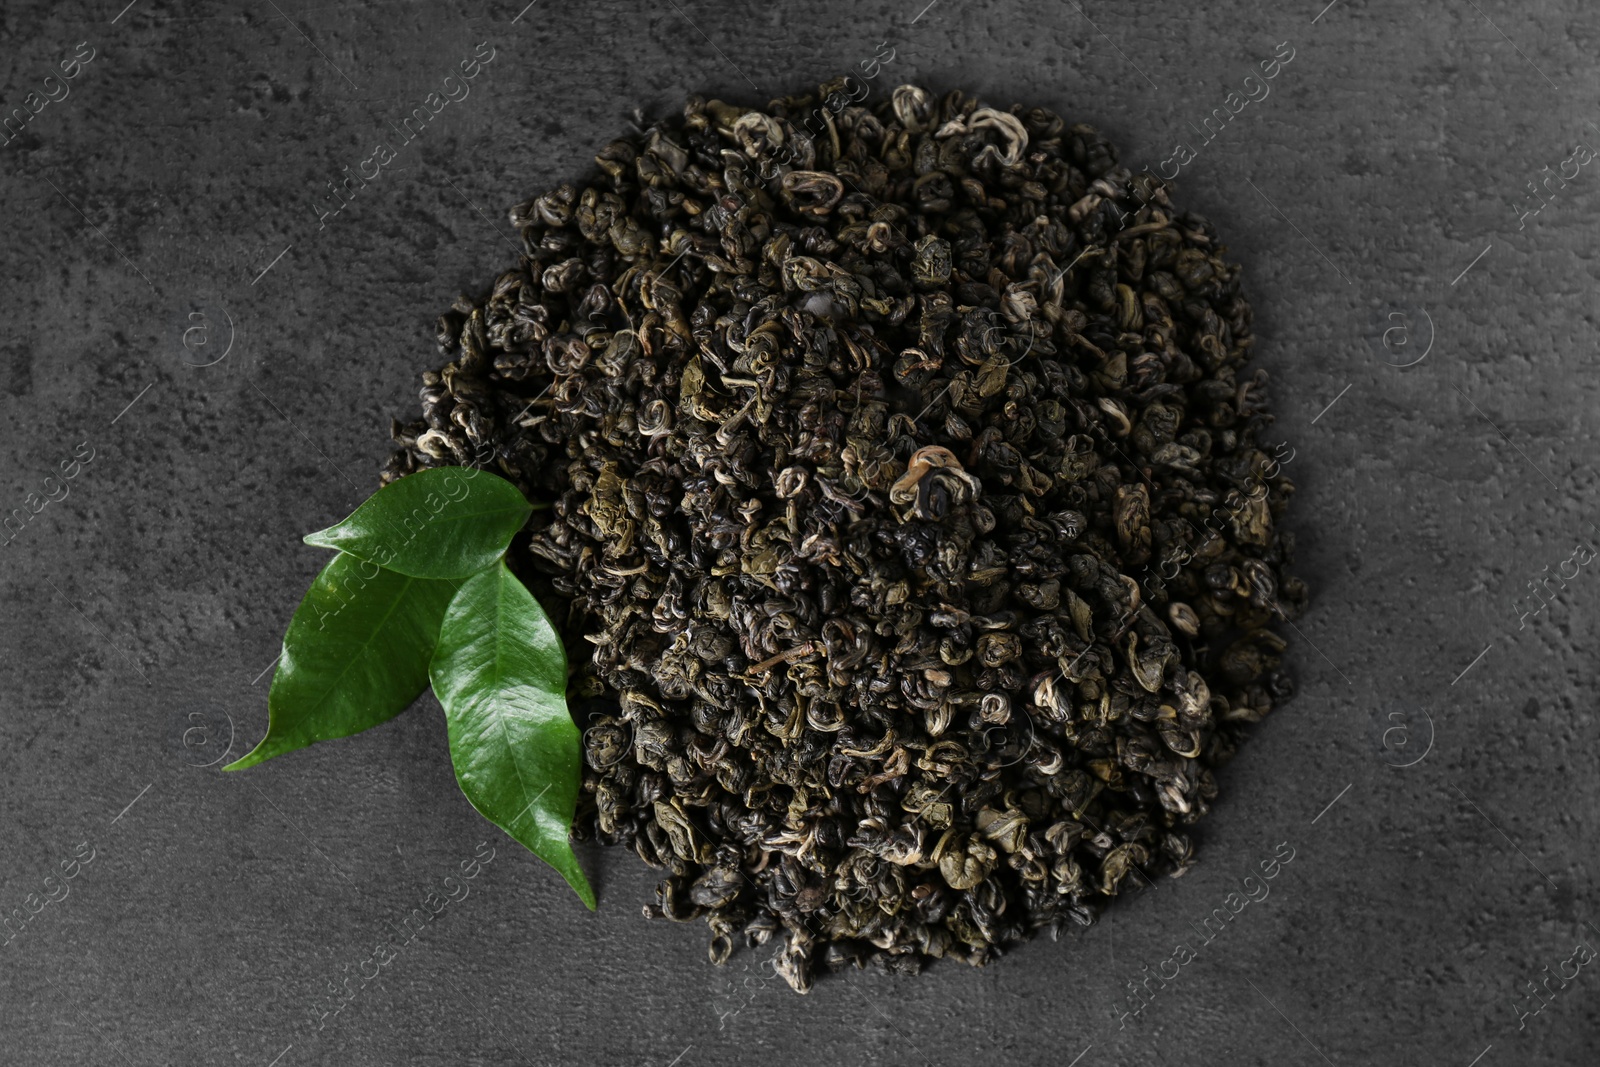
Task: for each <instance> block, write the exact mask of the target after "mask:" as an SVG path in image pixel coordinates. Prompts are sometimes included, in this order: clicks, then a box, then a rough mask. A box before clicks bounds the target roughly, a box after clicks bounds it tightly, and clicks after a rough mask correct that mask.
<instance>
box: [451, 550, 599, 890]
mask: <svg viewBox="0 0 1600 1067" xmlns="http://www.w3.org/2000/svg"><path fill="white" fill-rule="evenodd" d="M430 673H431V674H432V677H433V692H434V694H435V695H436V696H437V697H438V698H439V703H440V704H443V705H444V713H445V720H446V724H447V727H448V730H449V734H450V759H451V761H452V762H453V763H454V764H455V769H456V781H458V782H459V783H461V791H462V792H463V793H465V794H466V795H467V799H468V800H470V801H471V802H472V806H473V807H475V808H477V809H478V811H479V813H480V814H482V815H483V816H484V817H485V818H487V819H488V820H489V821H490V822H493V823H494V824H495V825H497V826H499V827H500V828H501V829H503V830H505V831H506V832H507V833H508V834H510V835H511V836H512V837H514V838H516V839H517V840H518V841H520V842H521V843H522V844H523V845H525V846H527V848H528V850H529V851H530V852H532V853H533V854H534V855H536V856H538V857H539V858H540V859H542V860H544V861H545V862H546V863H548V864H550V866H552V867H554V868H555V869H556V870H557V871H558V872H560V874H561V876H562V877H563V878H565V879H566V880H567V884H568V885H570V886H572V888H573V889H574V890H575V891H576V892H577V894H578V896H579V897H581V898H582V899H583V902H584V904H586V905H588V907H589V908H590V909H591V910H593V908H594V906H595V900H594V890H593V889H590V888H589V882H588V880H587V879H586V878H584V876H583V871H582V870H581V869H579V867H578V860H577V857H576V856H574V855H573V854H572V845H571V843H570V842H569V840H568V833H569V832H570V830H571V827H572V816H573V811H574V809H575V808H576V806H577V800H578V780H579V773H580V760H581V753H580V743H579V735H578V728H577V727H576V726H575V725H573V722H572V716H571V714H570V713H569V712H568V711H567V697H566V693H567V655H566V651H565V650H564V649H563V648H562V647H561V637H560V635H559V634H557V633H556V631H555V627H553V626H552V625H551V624H550V619H549V617H548V616H547V615H545V613H544V609H543V608H541V607H540V606H539V603H538V601H536V600H534V599H533V596H532V595H531V594H530V593H529V592H528V590H527V589H526V588H524V587H523V585H522V583H521V582H520V581H518V580H517V578H516V576H515V575H513V574H512V573H511V572H510V571H509V570H507V569H506V566H505V564H504V563H501V564H499V565H498V566H495V567H493V568H491V569H489V570H486V571H483V572H481V573H479V574H476V575H474V576H472V577H471V578H469V579H467V581H466V582H465V583H464V584H463V585H462V587H461V591H460V592H459V593H457V594H456V597H455V599H454V600H453V601H451V603H450V609H449V611H448V612H446V614H445V618H444V626H443V627H442V628H441V630H440V633H439V647H438V649H437V650H436V651H435V652H434V654H433V667H432V669H431V672H430Z"/></svg>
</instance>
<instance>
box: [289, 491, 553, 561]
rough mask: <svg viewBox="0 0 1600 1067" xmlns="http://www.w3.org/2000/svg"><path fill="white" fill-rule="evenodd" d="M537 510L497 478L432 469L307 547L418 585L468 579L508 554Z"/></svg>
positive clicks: (311, 538) (379, 496)
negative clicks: (348, 557) (401, 576)
mask: <svg viewBox="0 0 1600 1067" xmlns="http://www.w3.org/2000/svg"><path fill="white" fill-rule="evenodd" d="M532 510H533V508H532V507H531V506H530V505H529V504H528V501H527V500H526V499H525V498H524V497H523V495H522V493H521V492H520V491H519V490H518V489H517V487H516V486H514V485H512V484H511V483H510V482H508V481H506V480H505V479H504V478H501V477H500V476H498V475H495V474H490V473H489V472H487V471H480V470H472V469H470V468H467V467H432V468H430V469H428V470H423V471H418V472H417V473H415V474H410V475H407V476H406V477H404V478H401V479H399V480H397V481H393V482H390V483H389V484H388V485H386V486H384V487H383V488H382V489H379V490H378V491H377V492H376V493H373V494H372V495H371V496H370V497H368V498H367V499H366V501H365V502H363V503H362V505H361V506H360V507H358V508H356V510H355V511H354V512H352V513H351V515H350V517H349V518H347V519H345V520H344V521H343V522H341V523H338V524H337V525H334V526H330V527H328V528H327V529H326V530H318V531H317V532H316V533H313V534H307V535H306V538H305V540H306V544H308V545H319V546H321V547H323V548H336V549H339V550H340V551H342V552H348V553H349V554H350V555H352V556H356V557H358V558H360V559H365V560H370V561H371V562H373V563H376V564H377V565H378V566H380V567H382V568H384V569H385V570H391V571H395V572H397V573H399V574H406V575H410V576H411V577H413V578H466V577H468V576H469V575H473V574H476V573H478V572H479V571H481V570H483V569H484V568H485V567H488V566H491V565H492V564H493V563H494V561H495V560H497V559H499V558H500V557H501V556H502V555H503V554H504V553H505V550H506V546H507V545H509V544H510V543H511V538H512V537H513V536H515V535H516V532H517V531H518V530H520V529H522V524H523V523H525V522H527V521H528V515H529V513H530V512H532Z"/></svg>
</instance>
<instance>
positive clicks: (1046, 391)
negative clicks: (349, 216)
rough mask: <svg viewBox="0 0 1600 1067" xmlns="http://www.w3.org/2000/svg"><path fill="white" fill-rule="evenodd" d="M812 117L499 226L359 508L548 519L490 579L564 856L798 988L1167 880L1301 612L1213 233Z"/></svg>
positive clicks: (1038, 168)
mask: <svg viewBox="0 0 1600 1067" xmlns="http://www.w3.org/2000/svg"><path fill="white" fill-rule="evenodd" d="M844 88H845V87H844V86H843V85H842V84H838V83H834V84H829V85H825V86H823V87H821V91H820V92H819V93H818V94H814V95H809V96H798V97H791V98H788V99H782V100H774V101H772V102H771V103H770V104H768V105H767V107H766V108H765V109H764V110H752V109H749V108H743V107H737V106H734V105H730V104H725V103H721V102H719V101H715V100H703V99H698V98H697V99H692V100H690V101H689V103H688V104H687V106H686V107H685V109H684V113H683V117H682V119H681V120H672V121H663V122H661V123H658V124H656V125H654V126H652V127H650V128H648V129H645V130H643V131H642V132H640V133H638V134H637V135H635V136H630V137H626V138H624V139H622V140H618V141H615V142H613V143H612V144H610V145H608V146H607V147H606V148H605V149H604V150H603V151H602V152H601V153H600V155H599V156H598V157H597V162H598V164H599V171H598V172H597V173H595V174H593V175H592V176H591V177H590V178H589V179H588V180H586V181H585V182H584V183H582V184H580V185H571V184H564V185H562V186H560V187H559V188H557V189H555V190H553V191H551V192H549V193H546V194H545V195H542V196H538V197H536V198H534V199H532V200H529V201H528V202H527V203H525V204H523V205H521V206H519V207H518V208H516V209H515V210H514V211H513V212H512V216H511V217H512V221H513V222H514V224H515V225H516V226H517V228H518V229H519V230H520V232H521V234H522V239H523V243H524V249H525V251H524V254H523V256H522V257H521V258H520V260H519V262H518V263H517V264H516V265H515V266H514V267H513V268H511V269H510V270H508V271H506V272H505V273H504V274H502V275H501V276H500V277H499V279H498V280H497V281H496V282H495V284H494V287H493V290H492V292H490V293H489V294H488V295H487V296H485V297H484V298H483V299H482V300H481V301H478V300H471V299H467V298H462V299H460V300H459V301H457V303H456V305H455V306H454V308H453V309H452V310H450V311H449V312H447V313H446V314H445V315H444V316H443V317H442V318H441V320H440V323H439V341H440V344H441V346H442V349H443V351H444V352H445V353H446V354H447V355H448V357H449V359H450V362H449V364H448V365H447V366H445V367H444V368H443V369H442V370H440V371H439V372H437V373H428V374H425V375H424V377H423V381H424V386H423V389H422V400H423V407H424V412H423V420H422V421H420V422H415V423H411V424H406V425H400V424H397V425H396V427H395V437H396V440H397V441H398V442H399V444H400V445H401V450H400V451H399V452H397V453H396V455H395V456H394V458H393V461H392V463H391V465H390V467H389V470H388V471H387V472H386V477H387V478H390V479H392V478H395V477H399V476H401V475H404V474H407V473H409V472H411V471H414V470H417V469H420V468H426V467H432V466H437V465H444V464H477V465H480V466H487V467H488V468H489V469H492V470H494V471H495V472H497V473H499V474H501V475H503V476H504V477H506V478H508V479H509V480H511V481H512V482H513V483H515V484H516V485H517V486H518V487H519V488H520V489H522V490H523V492H524V493H526V494H527V495H528V496H529V497H530V498H531V499H534V500H550V501H552V502H553V504H554V506H553V508H552V509H550V510H549V511H545V512H541V513H539V514H536V515H535V516H534V518H533V520H532V525H531V527H530V528H531V530H532V533H531V534H524V535H523V536H522V537H521V538H519V540H518V542H517V543H515V544H514V545H513V549H512V553H511V555H510V557H509V558H510V562H511V565H512V567H513V569H515V570H516V571H517V573H518V574H519V575H520V576H521V577H523V578H524V580H526V581H527V582H528V583H529V584H530V585H531V586H532V587H533V588H535V589H536V590H537V591H539V592H540V593H541V594H542V596H541V598H542V599H543V600H544V601H545V603H547V604H551V605H552V606H554V607H558V608H561V607H564V608H566V611H565V613H564V615H563V611H561V610H556V611H554V612H553V614H554V615H555V617H556V618H557V619H558V620H561V619H562V618H563V617H564V619H565V623H564V631H565V634H566V639H567V642H568V647H569V649H570V650H571V652H572V655H571V659H572V661H573V663H574V664H575V665H577V676H576V677H575V678H574V680H573V683H572V690H571V696H572V697H573V699H574V713H575V714H576V715H577V716H578V719H579V725H580V726H581V727H584V728H585V733H584V755H585V763H586V770H585V773H584V778H583V786H582V789H583V799H582V800H581V801H580V809H579V813H578V823H577V826H576V827H575V832H577V833H578V834H579V835H580V836H582V835H585V834H587V833H589V832H592V833H593V834H594V835H595V836H597V837H598V838H599V839H600V840H601V841H603V842H605V843H608V844H622V845H626V846H627V847H629V848H631V849H634V850H635V851H637V852H638V854H639V855H640V856H641V857H642V858H643V859H644V860H645V862H647V863H649V864H651V865H652V866H656V867H660V868H664V869H665V871H666V877H665V879H664V881H662V882H661V884H660V886H659V889H658V890H657V899H656V901H655V902H654V903H653V904H651V905H648V906H647V907H646V909H645V910H646V912H647V913H648V914H651V915H658V916H659V915H664V916H666V917H668V918H671V919H675V920H680V921H682V920H691V919H695V918H704V919H705V920H706V922H707V923H709V925H710V927H711V935H712V942H711V957H712V959H713V961H715V962H719V963H720V962H722V961H723V960H725V959H727V957H728V955H729V954H730V952H731V951H732V950H733V948H734V946H735V942H736V941H738V940H740V939H745V940H748V941H749V942H751V943H753V944H759V943H764V942H766V941H768V940H769V939H770V938H772V937H773V935H780V936H781V939H782V947H781V950H780V952H779V954H778V956H777V969H778V971H779V972H780V973H781V974H783V975H784V977H785V978H786V979H787V980H788V981H789V982H790V983H791V984H792V985H793V986H794V987H795V988H796V989H798V990H801V991H802V992H803V991H805V990H806V989H807V988H809V986H810V982H811V979H812V974H813V972H814V970H815V969H816V968H817V967H818V966H819V965H821V966H830V967H836V966H840V965H843V964H845V963H854V964H857V965H860V964H862V963H863V962H866V961H869V960H870V961H873V962H876V963H880V964H884V965H887V966H889V967H891V968H894V969H897V970H898V969H915V968H917V967H919V966H921V965H922V964H923V963H924V962H925V961H926V960H928V959H930V958H938V957H946V956H953V957H956V958H958V959H963V960H966V961H967V962H969V963H974V964H981V963H983V962H985V961H986V960H988V959H989V958H990V957H992V956H993V955H995V954H996V953H997V952H999V951H1000V950H1001V949H1002V948H1003V947H1004V946H1005V945H1007V944H1008V943H1011V942H1014V941H1016V940H1017V939H1019V938H1022V937H1024V936H1026V935H1027V934H1028V933H1029V932H1030V931H1032V930H1035V929H1038V928H1041V927H1044V928H1049V929H1050V930H1051V931H1052V932H1056V933H1059V931H1060V929H1061V928H1062V927H1063V926H1064V924H1066V923H1068V922H1075V923H1085V924H1086V923H1089V922H1091V921H1092V920H1093V918H1094V916H1095V914H1096V911H1097V909H1098V907H1099V906H1100V905H1102V904H1103V903H1104V902H1105V901H1107V900H1108V899H1109V898H1111V897H1114V896H1116V895H1117V894H1118V893H1119V892H1121V891H1122V890H1123V889H1124V888H1125V887H1128V886H1130V885H1134V884H1138V883H1140V882H1142V881H1143V880H1145V879H1147V878H1151V877H1154V876H1156V875H1159V874H1173V875H1176V874H1181V873H1182V872H1183V871H1184V870H1185V869H1186V868H1187V867H1188V865H1189V864H1190V863H1191V861H1192V858H1193V845H1192V842H1191V839H1190V835H1189V827H1190V826H1191V825H1192V824H1194V823H1195V821H1196V820H1198V819H1199V818H1200V817H1201V816H1202V815H1204V814H1205V813H1206V811H1207V809H1208V806H1209V804H1210V802H1211V801H1212V799H1213V798H1214V797H1215V795H1216V781H1215V779H1214V777H1213V773H1212V769H1213V768H1214V767H1216V766H1217V765H1218V764H1219V763H1220V762H1221V761H1222V760H1223V759H1225V758H1226V757H1227V756H1228V755H1229V754H1230V753H1231V752H1232V750H1233V749H1234V747H1235V745H1236V743H1237V740H1238V731H1239V728H1240V727H1241V726H1242V725H1243V724H1246V723H1253V722H1255V721H1257V720H1259V719H1260V718H1261V717H1262V716H1263V715H1265V714H1266V713H1267V711H1268V710H1269V709H1270V708H1271V707H1272V706H1273V704H1274V702H1275V701H1277V700H1279V699H1282V698H1283V697H1285V696H1287V695H1288V693H1289V689H1290V686H1289V682H1288V680H1287V679H1286V678H1285V676H1284V675H1283V674H1281V673H1280V672H1279V670H1278V666H1279V654H1280V652H1281V651H1282V650H1283V647H1284V646H1283V642H1282V640H1281V639H1280V638H1279V637H1277V636H1276V635H1275V634H1274V633H1272V632H1271V631H1270V630H1269V629H1268V625H1269V624H1270V623H1272V622H1273V620H1274V619H1275V618H1277V617H1280V616H1285V615H1286V616H1289V617H1293V616H1294V615H1295V614H1296V613H1297V612H1298V610H1299V609H1300V608H1301V606H1302V605H1303V603H1304V599H1305V590H1304V586H1303V585H1302V584H1301V583H1299V582H1298V581H1296V580H1294V579H1292V578H1288V577H1286V576H1285V575H1284V573H1283V567H1284V565H1285V564H1286V563H1287V562H1288V556H1289V550H1290V539H1289V536H1288V535H1287V534H1284V533H1281V532H1280V531H1279V529H1278V528H1277V522H1278V519H1279V517H1280V515H1281V512H1282V511H1283V508H1284V505H1285V503H1286V501H1287V498H1288V497H1289V495H1290V494H1291V492H1292V491H1293V490H1292V486H1291V484H1290V483H1289V481H1288V480H1287V479H1286V478H1285V477H1284V476H1283V474H1282V472H1281V469H1280V467H1281V464H1280V462H1279V461H1280V460H1281V459H1282V456H1281V450H1279V452H1278V453H1277V454H1275V455H1273V456H1269V455H1268V454H1267V453H1266V452H1264V451H1263V447H1264V446H1263V445H1261V444H1260V443H1259V438H1260V435H1261V434H1262V432H1263V430H1264V428H1265V427H1266V426H1267V425H1268V424H1269V423H1270V421H1271V420H1270V417H1269V416H1268V415H1266V414H1265V413H1264V398H1263V393H1262V386H1263V382H1264V379H1265V374H1264V373H1263V372H1262V371H1259V370H1258V371H1256V372H1255V373H1254V374H1247V373H1246V371H1245V365H1246V362H1247V359H1248V356H1249V352H1250V346H1251V340H1252V339H1251V335H1250V308H1249V305H1248V304H1247V303H1246V302H1245V300H1244V298H1243V296H1242V295H1241V293H1240V289H1239V270H1238V268H1237V267H1236V266H1234V265H1232V264H1230V263H1228V262H1227V261H1226V260H1224V258H1223V248H1222V246H1221V245H1220V244H1218V242H1217V238H1216V235H1215V234H1214V232H1213V230H1212V227H1211V226H1210V224H1209V223H1207V222H1206V220H1205V219H1202V218H1200V217H1198V216H1195V215H1192V214H1185V213H1181V212H1178V211H1177V210H1176V209H1174V208H1173V207H1172V206H1171V205H1170V203H1169V200H1168V196H1167V189H1166V186H1165V185H1164V183H1163V182H1162V181H1160V180H1159V179H1157V178H1155V177H1154V176H1153V175H1150V174H1148V173H1146V174H1141V175H1136V176H1130V175H1129V173H1128V172H1127V171H1126V170H1125V169H1121V168H1118V166H1117V163H1116V155H1115V152H1114V150H1113V149H1112V147H1111V146H1110V145H1109V144H1108V143H1107V142H1106V141H1105V140H1104V139H1103V138H1102V137H1101V136H1100V135H1099V134H1098V133H1097V132H1096V131H1095V130H1094V129H1092V128H1091V127H1088V126H1083V125H1068V124H1067V123H1066V122H1065V121H1064V120H1062V119H1061V118H1059V117H1058V116H1056V115H1054V114H1052V113H1050V112H1049V111H1045V110H1043V109H1039V108H1032V109H1027V108H1021V107H1018V108H1013V109H1011V110H1010V111H1000V110H994V109H991V108H987V107H982V106H979V104H978V103H977V101H975V100H972V99H969V98H967V97H965V96H963V95H962V94H960V93H951V94H950V95H948V96H946V97H944V98H943V99H942V100H941V99H936V98H934V97H933V96H931V95H930V94H928V93H927V92H925V91H924V90H922V89H919V88H916V87H912V86H903V87H901V88H899V89H897V90H895V91H894V93H893V98H892V100H885V101H882V102H879V103H877V104H875V105H874V106H871V107H862V106H856V105H855V104H852V103H850V102H849V101H848V98H847V96H846V94H845V93H844V92H843V90H844ZM490 455H492V459H487V460H483V461H482V462H480V459H481V458H482V457H485V456H490Z"/></svg>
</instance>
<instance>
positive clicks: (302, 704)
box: [223, 553, 457, 771]
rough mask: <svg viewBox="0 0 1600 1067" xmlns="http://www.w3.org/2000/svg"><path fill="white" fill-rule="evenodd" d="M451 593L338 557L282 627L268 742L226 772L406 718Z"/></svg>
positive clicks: (446, 587)
mask: <svg viewBox="0 0 1600 1067" xmlns="http://www.w3.org/2000/svg"><path fill="white" fill-rule="evenodd" d="M456 585H457V583H455V582H442V581H429V580H427V579H424V578H411V577H408V576H406V575H403V574H395V573H394V572H393V571H386V570H383V569H381V568H379V567H377V566H376V565H374V564H372V563H369V562H365V561H363V560H359V559H356V558H355V557H354V556H350V555H346V554H344V553H340V554H339V555H337V556H335V557H334V558H333V562H331V563H329V564H328V565H327V566H326V567H324V568H323V570H322V573H321V574H319V575H317V577H316V580H315V581H313V582H312V583H311V588H310V590H308V591H307V592H306V595H305V599H304V600H302V601H300V606H299V607H298V608H297V609H295V613H294V618H292V619H291V620H289V630H288V632H287V633H286V634H284V637H283V655H282V657H281V658H280V659H279V660H278V669H277V672H276V673H275V674H273V676H272V692H271V693H270V694H269V696H268V697H267V716H268V725H267V736H266V737H264V738H262V740H261V743H260V744H258V745H257V746H256V747H255V748H254V749H252V750H251V751H250V752H249V753H248V754H246V755H245V756H244V757H243V758H242V759H239V760H236V761H235V762H233V763H230V764H229V765H228V766H227V767H225V768H223V769H224V770H229V771H237V770H243V769H244V768H246V767H253V766H255V765H256V764H257V763H260V762H261V761H262V760H265V759H271V758H272V757H273V756H280V755H282V754H283V753H285V752H292V751H294V750H295V749H297V748H305V747H306V746H307V745H310V744H314V743H315V742H317V741H326V740H328V739H330V738H334V737H347V736H349V735H350V734H354V733H360V732H361V731H362V730H365V729H367V728H368V727H371V726H376V725H378V724H379V723H381V722H387V721H388V720H390V719H392V718H394V717H395V716H396V715H398V714H400V712H402V711H404V710H405V709H406V708H407V707H408V706H410V704H411V702H412V701H413V700H415V699H416V698H417V694H419V693H421V692H422V690H423V688H424V687H425V686H426V685H427V684H428V663H429V661H430V659H431V658H432V656H433V650H434V646H435V645H436V644H437V643H438V639H439V624H440V622H441V621H442V620H443V619H444V614H445V609H446V608H447V607H449V605H450V598H451V597H452V596H454V595H455V591H456Z"/></svg>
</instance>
